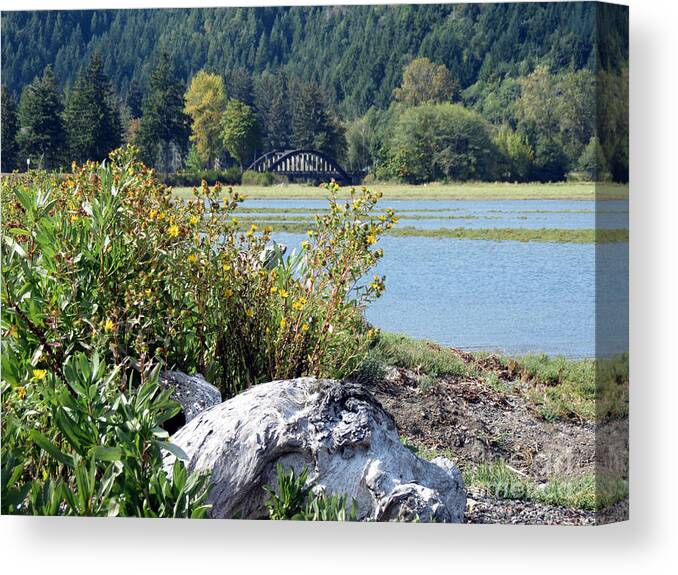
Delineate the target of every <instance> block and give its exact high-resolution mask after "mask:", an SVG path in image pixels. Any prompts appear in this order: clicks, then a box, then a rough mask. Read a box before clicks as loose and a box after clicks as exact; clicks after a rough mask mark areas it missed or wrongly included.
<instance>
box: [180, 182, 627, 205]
mask: <svg viewBox="0 0 678 575" xmlns="http://www.w3.org/2000/svg"><path fill="white" fill-rule="evenodd" d="M363 185H364V186H367V187H369V188H370V190H372V191H379V192H381V193H382V194H383V198H382V199H384V200H589V201H592V200H603V201H605V200H628V198H629V186H628V184H613V183H592V182H582V183H572V182H559V183H551V184H543V183H519V184H513V183H489V182H487V183H486V182H473V183H470V182H469V183H449V184H448V183H439V182H436V183H431V184H412V185H408V184H392V183H379V182H376V183H369V184H367V183H365V184H360V185H357V186H354V187H356V188H359V187H362V186H363ZM223 187H224V188H225V189H227V188H228V187H229V186H223ZM232 188H233V190H234V191H237V192H238V193H239V194H240V195H242V196H244V197H245V199H246V200H267V199H280V200H302V199H325V198H326V192H325V190H323V189H321V188H320V187H317V186H310V185H305V184H278V185H273V186H248V185H244V186H243V185H240V186H232ZM350 188H351V187H350V186H346V187H342V188H341V190H340V192H339V197H340V198H343V197H349V193H348V191H349V190H350ZM192 189H193V188H192V187H174V188H173V194H174V195H175V197H179V198H186V197H189V196H190V195H191V191H192Z"/></svg>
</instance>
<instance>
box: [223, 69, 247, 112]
mask: <svg viewBox="0 0 678 575" xmlns="http://www.w3.org/2000/svg"><path fill="white" fill-rule="evenodd" d="M226 91H227V92H228V95H229V97H231V98H235V99H236V100H240V101H241V102H243V103H244V104H247V105H248V106H249V107H250V108H252V107H253V106H254V86H253V81H252V76H251V74H250V73H249V72H248V71H247V70H245V69H244V68H234V69H233V70H229V71H228V72H227V73H226Z"/></svg>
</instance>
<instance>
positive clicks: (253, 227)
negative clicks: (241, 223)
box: [247, 224, 257, 238]
mask: <svg viewBox="0 0 678 575" xmlns="http://www.w3.org/2000/svg"><path fill="white" fill-rule="evenodd" d="M256 231H257V226H256V225H255V224H252V225H251V226H250V229H249V230H248V231H247V237H248V238H251V237H252V236H253V235H254V232H256Z"/></svg>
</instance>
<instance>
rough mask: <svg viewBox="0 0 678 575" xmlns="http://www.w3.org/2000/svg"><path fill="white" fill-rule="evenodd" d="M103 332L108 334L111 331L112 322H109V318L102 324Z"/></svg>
mask: <svg viewBox="0 0 678 575" xmlns="http://www.w3.org/2000/svg"><path fill="white" fill-rule="evenodd" d="M104 331H105V332H106V333H110V332H112V331H113V322H112V321H111V319H110V318H108V319H107V320H106V321H105V322H104Z"/></svg>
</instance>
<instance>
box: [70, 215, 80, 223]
mask: <svg viewBox="0 0 678 575" xmlns="http://www.w3.org/2000/svg"><path fill="white" fill-rule="evenodd" d="M78 219H79V218H78V216H77V214H73V215H72V216H71V221H72V222H74V223H75V222H77V221H78Z"/></svg>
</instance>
